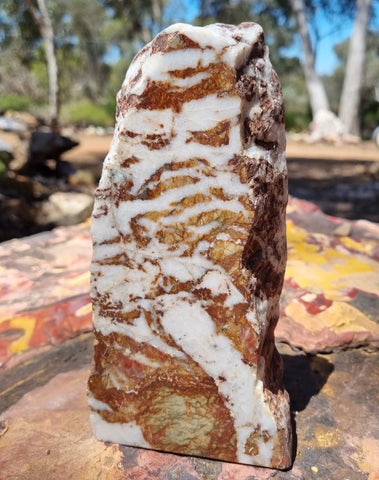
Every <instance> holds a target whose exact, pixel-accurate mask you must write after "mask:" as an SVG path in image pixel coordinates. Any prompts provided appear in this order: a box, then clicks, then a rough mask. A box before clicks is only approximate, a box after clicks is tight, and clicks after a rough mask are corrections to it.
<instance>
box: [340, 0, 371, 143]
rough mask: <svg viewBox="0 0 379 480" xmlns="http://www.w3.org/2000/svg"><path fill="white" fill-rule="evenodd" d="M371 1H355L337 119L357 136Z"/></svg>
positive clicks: (348, 131) (349, 131)
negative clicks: (351, 32)
mask: <svg viewBox="0 0 379 480" xmlns="http://www.w3.org/2000/svg"><path fill="white" fill-rule="evenodd" d="M370 7H371V0H357V10H356V15H355V21H354V28H353V35H352V36H351V37H350V42H349V51H348V55H347V62H346V73H345V78H344V82H343V87H342V94H341V100H340V108H339V118H340V119H341V121H342V123H343V124H344V126H345V128H346V131H347V133H351V134H354V135H359V133H360V129H359V105H360V100H361V90H362V85H363V78H364V69H363V67H364V63H365V54H366V43H367V42H366V39H367V29H368V24H369V14H370Z"/></svg>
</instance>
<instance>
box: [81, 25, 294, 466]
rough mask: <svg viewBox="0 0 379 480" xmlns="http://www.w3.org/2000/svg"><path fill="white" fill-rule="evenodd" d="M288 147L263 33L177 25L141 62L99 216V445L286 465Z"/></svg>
mask: <svg viewBox="0 0 379 480" xmlns="http://www.w3.org/2000/svg"><path fill="white" fill-rule="evenodd" d="M284 149H285V134H284V126H283V102H282V96H281V92H280V86H279V82H278V79H277V76H276V74H275V72H274V71H273V70H272V67H271V64H270V61H269V58H268V51H267V48H266V47H265V45H264V36H263V31H262V29H261V27H260V26H259V25H257V24H253V23H249V24H247V23H245V24H241V25H240V26H238V27H233V26H228V25H221V24H217V25H210V26H208V27H205V28H200V27H193V26H190V25H184V24H177V25H173V26H171V27H169V28H167V29H166V30H164V31H163V32H162V33H160V34H159V35H158V36H157V37H156V38H155V39H154V40H153V41H152V42H151V43H150V44H148V45H147V46H146V47H145V48H144V49H143V50H142V51H141V52H140V53H139V54H138V55H137V56H136V57H135V59H134V61H133V62H132V64H131V66H130V68H129V70H128V73H127V75H126V78H125V81H124V84H123V86H122V88H121V91H120V92H119V95H118V107H117V123H116V129H115V135H114V139H113V142H112V145H111V149H110V152H109V155H108V156H107V158H106V160H105V164H104V169H103V174H102V178H101V180H100V184H99V188H98V190H97V195H96V201H95V208H94V212H93V225H92V237H93V246H94V254H93V261H92V272H91V273H92V298H93V310H94V328H95V334H96V338H97V345H96V347H95V368H94V371H93V373H92V375H91V377H90V380H89V404H90V406H91V409H92V413H91V421H92V425H93V428H94V431H95V433H96V435H97V437H98V438H99V439H102V440H107V441H113V442H118V443H122V444H127V445H134V446H142V447H146V448H152V449H158V450H163V451H170V452H176V453H182V454H188V455H198V456H205V457H210V458H217V459H221V460H228V461H234V462H240V463H246V464H254V465H263V466H269V467H274V468H286V467H288V466H289V465H290V463H291V428H290V415H289V400H288V395H287V393H286V392H285V391H284V390H283V388H282V384H281V375H282V366H281V359H280V356H279V354H278V353H277V351H276V348H275V345H274V333H273V332H274V328H275V325H276V323H277V320H278V314H279V307H278V302H279V296H280V292H281V288H282V283H283V275H284V268H285V260H286V242H285V207H286V202H287V175H286V161H285V154H284Z"/></svg>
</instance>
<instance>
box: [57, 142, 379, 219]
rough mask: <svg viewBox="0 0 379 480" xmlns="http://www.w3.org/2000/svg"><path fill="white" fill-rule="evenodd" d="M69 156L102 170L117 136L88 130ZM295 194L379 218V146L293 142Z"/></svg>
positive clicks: (353, 215) (348, 214)
mask: <svg viewBox="0 0 379 480" xmlns="http://www.w3.org/2000/svg"><path fill="white" fill-rule="evenodd" d="M79 140H80V145H79V146H78V147H77V148H75V149H74V150H72V151H71V152H68V153H67V154H65V156H64V158H65V159H66V160H69V161H71V162H73V163H74V164H75V165H76V166H77V167H78V168H90V169H91V170H92V172H93V173H95V176H96V177H98V176H99V175H100V172H101V165H102V160H103V158H104V157H105V155H106V154H107V152H108V149H109V145H110V142H111V136H94V135H83V136H80V137H79ZM287 159H288V171H289V191H290V194H291V195H293V196H296V197H299V198H303V199H305V200H309V201H312V202H314V203H316V204H317V205H319V206H320V208H321V209H322V210H323V211H325V212H326V213H329V214H331V215H336V216H341V217H345V218H350V219H358V218H364V219H366V220H371V221H375V222H379V149H378V148H377V147H376V145H375V144H374V143H373V142H363V143H360V144H357V145H338V146H334V145H327V144H312V145H310V144H307V143H304V142H300V141H294V140H289V141H288V143H287Z"/></svg>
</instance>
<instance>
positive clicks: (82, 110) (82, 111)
mask: <svg viewBox="0 0 379 480" xmlns="http://www.w3.org/2000/svg"><path fill="white" fill-rule="evenodd" d="M62 118H63V120H64V121H65V122H67V123H70V124H73V125H76V126H78V127H79V126H80V127H85V126H88V125H95V126H99V127H110V126H112V125H113V124H114V113H113V114H112V113H111V108H110V107H109V106H103V105H98V104H95V103H92V102H89V101H82V102H80V103H75V104H72V105H65V106H63V107H62Z"/></svg>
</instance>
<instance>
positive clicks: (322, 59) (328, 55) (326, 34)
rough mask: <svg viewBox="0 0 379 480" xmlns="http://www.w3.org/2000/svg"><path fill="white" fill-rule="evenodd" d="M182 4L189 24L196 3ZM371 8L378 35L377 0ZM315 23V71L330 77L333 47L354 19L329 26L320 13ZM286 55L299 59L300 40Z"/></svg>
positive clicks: (344, 36)
mask: <svg viewBox="0 0 379 480" xmlns="http://www.w3.org/2000/svg"><path fill="white" fill-rule="evenodd" d="M337 1H338V0H337ZM182 3H183V6H184V9H183V14H184V16H185V20H184V21H188V22H191V20H192V19H193V18H194V17H195V16H196V14H197V13H198V1H194V0H182ZM372 7H373V9H374V15H373V17H372V19H371V22H370V27H371V28H373V29H374V30H375V31H376V32H377V33H378V34H379V0H372ZM251 20H252V21H256V22H257V23H259V19H257V18H252V19H251ZM316 21H317V24H318V29H319V31H320V34H321V39H320V40H319V43H318V45H317V56H316V71H317V73H318V74H319V75H330V74H332V73H333V71H334V70H335V68H336V67H337V66H338V64H339V62H338V58H337V56H336V55H335V53H334V50H333V46H334V45H336V44H338V43H341V42H343V41H344V40H346V39H348V38H349V37H350V36H351V34H352V29H353V21H354V19H353V18H350V19H346V18H345V19H343V21H341V22H339V25H337V26H336V25H335V24H334V23H333V25H331V23H330V19H329V18H328V17H327V16H326V15H324V14H323V13H322V12H320V13H318V14H317V15H316ZM286 54H287V55H288V56H295V57H299V58H301V55H302V54H301V45H300V40H298V41H297V42H296V43H295V44H294V45H293V47H291V48H289V49H287V51H286Z"/></svg>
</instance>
